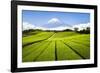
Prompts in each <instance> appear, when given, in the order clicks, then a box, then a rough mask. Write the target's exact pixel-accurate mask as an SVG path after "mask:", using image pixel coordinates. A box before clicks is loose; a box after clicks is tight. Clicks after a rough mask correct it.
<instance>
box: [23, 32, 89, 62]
mask: <svg viewBox="0 0 100 73" xmlns="http://www.w3.org/2000/svg"><path fill="white" fill-rule="evenodd" d="M23 35H24V36H23V40H22V43H23V49H22V61H23V62H37V61H59V60H82V59H89V58H90V34H79V33H76V32H73V31H68V32H53V31H51V32H46V31H43V32H36V33H35V32H32V33H30V34H28V35H27V34H23Z"/></svg>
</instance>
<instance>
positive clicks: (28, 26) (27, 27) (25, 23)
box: [23, 22, 35, 30]
mask: <svg viewBox="0 0 100 73" xmlns="http://www.w3.org/2000/svg"><path fill="white" fill-rule="evenodd" d="M34 28H35V26H34V25H32V24H30V23H28V22H23V30H28V29H34Z"/></svg>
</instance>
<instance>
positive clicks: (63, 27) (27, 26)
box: [23, 19, 90, 31]
mask: <svg viewBox="0 0 100 73" xmlns="http://www.w3.org/2000/svg"><path fill="white" fill-rule="evenodd" d="M54 20H55V19H54ZM76 27H77V28H78V30H82V29H86V28H87V27H90V23H86V24H77V25H73V26H72V27H69V26H58V27H55V28H46V27H39V26H35V25H33V24H30V23H28V22H23V30H28V29H42V30H60V31H62V30H65V29H71V30H74V28H76Z"/></svg>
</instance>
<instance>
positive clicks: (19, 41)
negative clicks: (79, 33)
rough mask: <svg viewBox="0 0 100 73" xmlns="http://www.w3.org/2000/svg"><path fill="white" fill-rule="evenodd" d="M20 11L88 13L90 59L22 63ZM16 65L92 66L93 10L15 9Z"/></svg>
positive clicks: (26, 7)
mask: <svg viewBox="0 0 100 73" xmlns="http://www.w3.org/2000/svg"><path fill="white" fill-rule="evenodd" d="M22 10H39V11H40V10H41V11H60V12H82V13H90V16H91V17H90V24H91V26H90V28H91V29H90V31H91V32H90V36H91V37H90V39H91V41H90V48H91V49H90V59H88V60H73V61H72V60H69V61H68V60H66V61H48V62H26V63H22ZM17 11H18V12H17V13H18V14H17V15H18V18H17V20H18V21H17V22H18V24H17V35H18V37H17V39H18V42H17V44H18V48H17V64H18V68H25V67H43V66H57V65H78V64H93V63H94V10H92V9H76V8H58V7H43V6H42V7H40V6H23V5H19V6H18V9H17Z"/></svg>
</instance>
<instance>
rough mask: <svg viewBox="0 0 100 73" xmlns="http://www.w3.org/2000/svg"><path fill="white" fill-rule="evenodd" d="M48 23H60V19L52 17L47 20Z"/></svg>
mask: <svg viewBox="0 0 100 73" xmlns="http://www.w3.org/2000/svg"><path fill="white" fill-rule="evenodd" d="M48 23H49V24H50V23H61V22H60V20H59V19H58V18H52V19H50V20H49V21H48Z"/></svg>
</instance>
